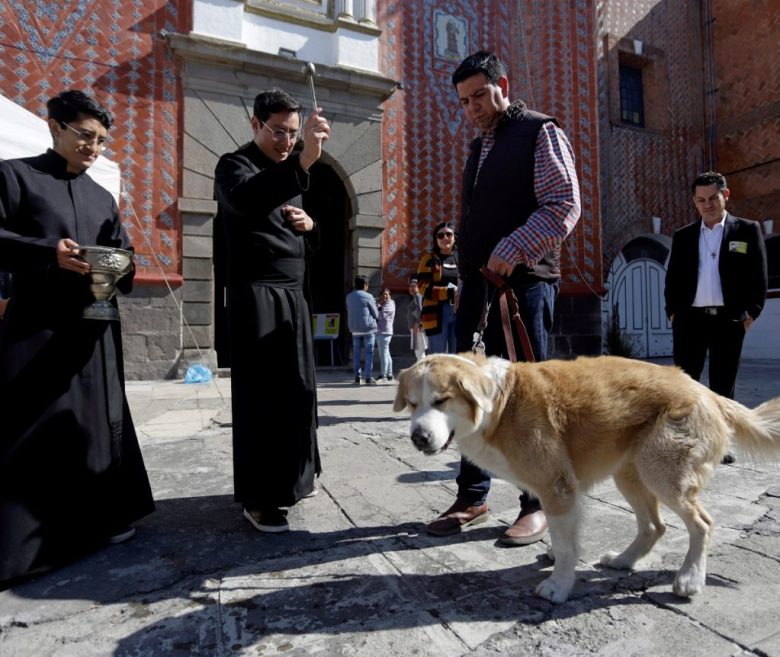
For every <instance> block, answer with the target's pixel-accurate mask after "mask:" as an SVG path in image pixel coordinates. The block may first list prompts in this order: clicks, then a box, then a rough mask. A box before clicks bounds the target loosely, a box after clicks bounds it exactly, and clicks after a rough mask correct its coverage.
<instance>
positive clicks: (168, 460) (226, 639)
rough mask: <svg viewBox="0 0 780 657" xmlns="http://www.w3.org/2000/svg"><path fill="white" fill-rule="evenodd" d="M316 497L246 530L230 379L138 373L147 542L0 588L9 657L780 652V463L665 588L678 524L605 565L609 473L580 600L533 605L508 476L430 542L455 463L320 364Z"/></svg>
mask: <svg viewBox="0 0 780 657" xmlns="http://www.w3.org/2000/svg"><path fill="white" fill-rule="evenodd" d="M318 379H319V402H320V403H319V411H320V418H321V428H320V434H319V435H320V446H321V452H322V460H323V465H324V473H323V475H322V477H321V479H320V482H319V485H320V493H319V495H318V496H316V497H314V498H311V499H306V500H303V501H301V502H300V503H299V504H298V505H296V506H295V507H293V508H292V509H291V511H290V517H289V519H290V524H291V531H290V532H289V533H287V534H281V535H265V534H261V533H259V532H257V531H255V530H254V529H253V528H252V527H251V526H250V525H249V523H247V522H246V521H245V520H244V519H243V518H242V517H241V512H240V508H239V507H238V506H237V505H236V504H234V503H233V500H232V488H231V486H232V482H231V444H230V412H229V394H230V392H229V391H230V386H229V380H226V379H220V380H217V381H215V382H213V383H211V384H194V385H187V384H184V383H181V382H174V381H164V382H163V381H155V382H130V383H128V386H127V389H128V396H129V398H130V402H131V406H132V409H133V414H134V417H135V422H136V426H137V429H138V432H139V436H140V438H141V444H142V448H143V452H144V456H145V459H146V464H147V467H148V469H149V474H150V477H151V480H152V485H153V488H154V493H155V498H156V499H157V511H156V512H155V513H154V514H153V515H151V516H149V517H148V518H146V519H144V520H143V521H141V522H140V523H139V524H138V535H137V536H136V538H134V539H133V540H132V541H128V542H127V543H124V544H122V545H117V546H112V547H106V548H104V549H102V550H100V551H99V552H97V553H95V554H93V555H91V556H88V557H86V558H84V559H82V560H80V561H78V562H76V563H74V564H72V565H69V566H66V567H63V568H60V569H58V570H56V571H53V572H50V573H48V574H45V575H42V576H40V577H38V578H37V579H34V580H31V581H29V582H26V583H24V584H22V585H19V586H17V587H16V588H14V589H12V590H7V591H4V592H0V655H2V657H19V656H24V657H48V656H52V657H54V656H56V657H90V656H93V655H95V656H101V657H102V656H109V655H112V656H114V655H116V656H123V657H124V656H135V657H157V656H169V655H170V656H177V657H178V656H182V657H183V656H185V655H187V656H190V655H202V656H206V657H222V656H227V655H247V656H249V655H259V656H266V655H293V656H297V655H323V656H326V657H329V656H331V655H350V656H365V657H382V656H385V655H392V656H393V657H406V656H416V657H417V656H426V655H428V656H442V657H444V656H446V657H455V656H458V655H473V656H477V657H494V656H498V655H511V656H521V655H529V656H530V655H534V656H539V655H541V656H547V655H556V656H557V655H560V656H567V657H569V656H574V655H602V656H611V655H615V656H620V657H628V656H657V655H669V656H672V655H674V656H676V655H685V656H686V657H691V656H693V657H696V656H702V657H705V656H706V657H720V656H724V657H725V656H727V655H756V656H759V655H762V656H766V655H771V656H774V657H780V626H779V625H778V620H779V619H780V541H779V540H778V538H780V467H778V466H777V465H761V466H757V465H754V464H749V463H746V462H741V461H737V463H736V464H735V465H733V466H722V467H720V468H718V471H717V473H716V476H715V477H714V478H713V481H712V483H711V484H710V486H709V489H708V490H707V491H706V492H705V493H704V496H703V497H704V500H705V503H706V505H707V507H708V509H709V511H710V512H711V514H712V515H713V516H714V518H715V520H716V523H717V525H718V529H717V532H716V534H715V539H714V542H713V545H712V548H711V552H710V554H711V557H710V561H709V575H708V579H707V583H708V586H707V588H706V590H705V592H704V594H703V595H701V596H698V597H696V598H694V599H693V600H691V601H684V600H680V599H678V598H675V597H674V596H673V595H672V594H671V582H672V578H673V575H674V572H675V571H676V569H677V568H678V567H679V565H680V564H681V562H682V559H683V555H684V552H685V550H686V547H687V536H686V533H685V531H684V529H683V528H682V527H681V523H680V521H679V519H678V518H677V517H676V516H674V515H673V514H671V513H670V512H667V511H666V510H665V511H664V517H665V519H666V520H667V522H668V530H667V533H666V535H665V536H664V537H663V539H662V540H661V542H660V544H659V545H658V546H657V548H656V551H655V552H654V553H653V554H652V555H651V556H650V558H649V559H648V560H647V562H646V563H645V564H643V565H642V567H641V568H639V569H638V570H636V571H635V572H631V573H625V572H619V571H613V570H610V569H605V568H602V567H599V566H598V565H594V564H597V561H598V557H599V555H600V554H602V553H603V552H605V551H606V550H608V549H612V548H615V547H618V546H621V547H622V546H623V545H624V544H625V543H626V542H627V541H628V540H629V538H630V537H631V535H632V534H633V532H634V529H635V525H634V522H633V519H632V516H631V514H630V512H629V511H627V507H626V504H625V502H624V501H623V500H622V498H621V497H620V495H619V494H618V493H617V492H616V490H615V488H614V486H613V485H612V484H611V482H610V483H604V484H602V485H600V486H599V487H598V488H597V489H595V490H593V491H591V492H590V494H589V495H588V497H587V500H586V505H585V506H586V523H585V528H584V532H583V537H582V546H583V550H582V561H581V564H580V570H579V575H578V580H577V583H576V585H575V589H574V591H573V595H572V597H571V598H570V600H569V601H568V602H566V603H565V604H562V605H559V606H555V605H552V604H550V603H548V602H546V601H544V600H541V599H539V598H537V597H535V596H534V595H533V593H532V590H533V588H534V586H535V585H536V584H537V583H538V582H539V581H540V580H541V579H542V578H544V577H546V576H547V573H548V572H549V570H550V569H551V564H550V562H549V561H548V560H547V558H546V557H545V547H546V546H545V544H544V543H537V544H535V545H531V546H527V547H516V548H507V547H502V546H501V545H500V544H498V543H497V539H498V537H499V535H500V534H501V532H502V529H503V528H504V527H505V526H506V525H507V524H508V523H511V522H512V521H513V520H514V517H515V514H516V512H517V508H516V504H517V498H516V491H515V490H513V488H512V487H511V486H510V485H508V484H506V483H504V482H501V481H495V482H494V487H493V490H492V492H491V496H490V500H489V501H490V505H491V510H492V518H491V519H490V520H489V521H488V522H487V523H485V524H483V525H480V526H478V527H475V528H472V529H470V530H467V531H466V532H464V533H463V534H461V535H458V536H453V537H448V538H433V537H429V536H427V535H426V534H425V533H424V532H423V531H422V523H424V522H425V521H427V520H429V519H431V518H433V517H434V516H435V515H436V514H437V513H438V512H440V511H441V510H443V509H444V508H446V507H447V506H448V505H449V504H450V502H451V501H452V499H453V494H454V491H455V482H454V477H455V474H456V470H457V467H458V455H457V452H455V451H454V450H451V451H448V452H446V453H444V454H440V455H438V456H435V457H426V456H424V455H422V454H420V453H419V452H417V451H416V450H414V449H413V447H412V445H411V443H410V441H409V438H408V418H407V416H406V415H400V416H398V415H395V414H393V412H392V410H391V401H392V397H393V394H394V390H395V386H393V385H379V386H376V387H366V386H362V387H356V386H354V385H353V384H352V383H351V381H350V379H351V376H350V373H349V372H348V371H345V370H339V369H335V370H333V369H332V370H321V371H319V372H318ZM776 395H780V360H778V361H765V362H745V363H744V364H743V367H742V370H741V373H740V382H739V388H738V395H737V396H738V398H739V400H740V401H743V402H745V403H747V404H748V405H755V404H756V403H758V402H760V401H763V400H764V399H767V398H769V397H772V396H776Z"/></svg>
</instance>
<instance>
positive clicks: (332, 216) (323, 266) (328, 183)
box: [213, 162, 352, 367]
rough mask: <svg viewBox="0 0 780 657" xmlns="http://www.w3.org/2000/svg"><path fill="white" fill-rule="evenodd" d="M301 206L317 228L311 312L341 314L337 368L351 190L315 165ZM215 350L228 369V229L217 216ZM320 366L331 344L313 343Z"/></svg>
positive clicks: (309, 285)
mask: <svg viewBox="0 0 780 657" xmlns="http://www.w3.org/2000/svg"><path fill="white" fill-rule="evenodd" d="M303 207H304V209H305V210H306V212H308V213H309V215H310V216H312V217H313V218H314V219H315V220H316V221H317V223H318V224H319V230H320V245H319V248H318V249H317V251H316V253H314V254H312V255H311V256H310V257H309V266H308V268H307V271H306V281H305V284H304V293H305V295H306V299H307V301H308V302H309V308H310V310H311V312H312V313H340V314H341V328H340V331H339V338H338V340H337V341H336V344H335V345H334V347H335V348H334V361H335V364H339V363H340V361H342V360H343V358H341V355H342V354H344V353H346V351H345V346H346V342H345V337H344V336H345V335H348V334H349V331H348V330H347V327H346V317H345V314H344V313H345V308H344V297H345V295H346V293H347V292H348V291H349V290H350V289H351V287H352V286H351V283H350V280H349V278H350V272H351V271H352V265H351V257H350V249H349V242H348V238H349V233H348V230H347V222H348V219H349V217H350V216H351V214H352V213H351V208H350V203H349V197H348V196H347V190H346V189H345V187H344V183H342V182H341V179H340V178H339V177H338V175H337V174H336V172H335V171H334V170H333V169H332V168H331V167H330V166H328V165H327V164H323V163H322V162H318V163H316V164H315V165H314V166H313V167H312V169H311V185H310V188H309V191H308V192H306V193H305V194H304V195H303ZM213 234H214V240H213V244H214V245H213V257H214V349H215V350H216V352H217V365H218V366H219V367H230V344H229V340H228V327H227V308H226V306H225V304H226V294H225V288H226V284H227V278H226V272H225V269H226V260H225V259H226V250H225V243H224V229H223V227H222V226H221V223H220V217H219V215H217V217H215V219H214V233H213ZM314 348H315V352H316V357H317V363H319V364H330V344H328V341H327V340H318V341H315V343H314Z"/></svg>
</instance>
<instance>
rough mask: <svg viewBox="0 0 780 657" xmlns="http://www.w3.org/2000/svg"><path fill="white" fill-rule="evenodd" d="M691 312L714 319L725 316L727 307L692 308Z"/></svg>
mask: <svg viewBox="0 0 780 657" xmlns="http://www.w3.org/2000/svg"><path fill="white" fill-rule="evenodd" d="M691 310H692V311H694V312H697V313H701V314H702V315H710V316H712V317H716V316H718V315H723V314H725V312H726V308H725V306H691Z"/></svg>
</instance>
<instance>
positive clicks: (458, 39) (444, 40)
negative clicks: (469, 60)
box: [433, 10, 468, 62]
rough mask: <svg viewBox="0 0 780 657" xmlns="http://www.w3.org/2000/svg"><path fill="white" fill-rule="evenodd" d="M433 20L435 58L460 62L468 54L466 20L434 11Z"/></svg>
mask: <svg viewBox="0 0 780 657" xmlns="http://www.w3.org/2000/svg"><path fill="white" fill-rule="evenodd" d="M433 20H434V51H435V53H436V57H438V58H440V59H447V60H449V61H453V62H460V61H462V60H463V59H464V58H465V57H466V55H467V54H468V53H467V52H466V41H467V35H468V22H467V21H466V19H465V18H462V17H460V16H452V15H451V14H445V13H444V12H442V11H439V10H436V11H435V12H434V15H433Z"/></svg>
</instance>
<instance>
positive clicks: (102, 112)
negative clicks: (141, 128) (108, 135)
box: [46, 89, 113, 130]
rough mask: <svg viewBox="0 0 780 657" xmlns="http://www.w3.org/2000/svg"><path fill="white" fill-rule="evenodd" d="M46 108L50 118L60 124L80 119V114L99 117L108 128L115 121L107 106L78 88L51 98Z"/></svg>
mask: <svg viewBox="0 0 780 657" xmlns="http://www.w3.org/2000/svg"><path fill="white" fill-rule="evenodd" d="M46 109H47V110H48V111H49V118H50V119H54V120H55V121H57V122H58V123H59V124H60V125H62V124H63V123H70V122H71V121H76V120H78V118H79V115H80V114H85V115H87V116H91V117H92V118H94V119H97V120H98V121H99V122H100V124H101V125H102V126H103V127H104V128H105V129H106V130H108V129H109V128H110V127H111V124H112V123H113V119H112V118H111V114H110V113H109V111H108V110H107V109H106V108H105V107H103V106H102V105H101V104H100V103H98V102H97V101H96V100H95V99H94V98H93V97H92V96H88V95H87V94H85V93H84V92H83V91H77V90H76V89H71V90H69V91H63V92H62V93H60V94H58V95H56V96H54V97H53V98H49V102H47V103H46Z"/></svg>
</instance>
